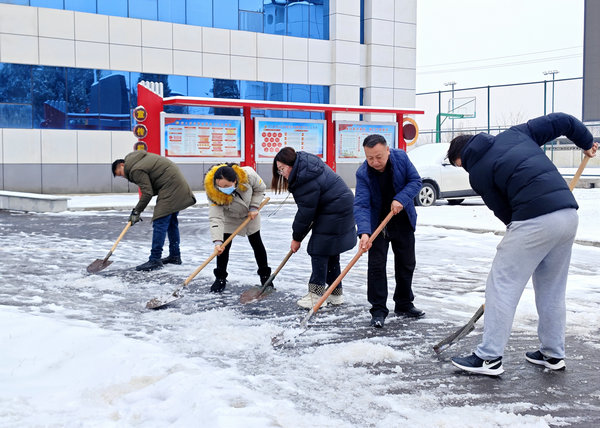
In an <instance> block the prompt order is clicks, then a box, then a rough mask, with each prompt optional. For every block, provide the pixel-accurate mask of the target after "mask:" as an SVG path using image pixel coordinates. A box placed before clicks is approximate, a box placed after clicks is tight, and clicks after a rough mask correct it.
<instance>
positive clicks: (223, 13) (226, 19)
mask: <svg viewBox="0 0 600 428" xmlns="http://www.w3.org/2000/svg"><path fill="white" fill-rule="evenodd" d="M213 25H214V26H215V27H216V28H227V29H229V30H237V29H238V4H237V0H219V1H215V2H213Z"/></svg>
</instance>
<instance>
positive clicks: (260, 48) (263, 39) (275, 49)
mask: <svg viewBox="0 0 600 428" xmlns="http://www.w3.org/2000/svg"><path fill="white" fill-rule="evenodd" d="M256 43H257V55H258V56H259V57H260V58H273V59H283V37H282V36H276V35H273V34H261V33H258V34H257V35H256Z"/></svg>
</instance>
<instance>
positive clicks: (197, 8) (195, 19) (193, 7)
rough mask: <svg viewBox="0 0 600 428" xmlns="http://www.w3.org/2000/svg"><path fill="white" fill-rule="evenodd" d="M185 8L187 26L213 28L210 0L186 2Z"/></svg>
mask: <svg viewBox="0 0 600 428" xmlns="http://www.w3.org/2000/svg"><path fill="white" fill-rule="evenodd" d="M185 7H186V9H185V17H186V23H187V24H189V25H199V26H201V27H212V26H213V19H212V15H213V9H212V0H187V1H186V6H185Z"/></svg>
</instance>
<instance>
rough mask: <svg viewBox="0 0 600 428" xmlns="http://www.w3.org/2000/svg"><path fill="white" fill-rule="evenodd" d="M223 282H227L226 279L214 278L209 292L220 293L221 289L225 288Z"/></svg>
mask: <svg viewBox="0 0 600 428" xmlns="http://www.w3.org/2000/svg"><path fill="white" fill-rule="evenodd" d="M225 284H227V280H226V279H224V278H217V279H215V282H213V285H211V286H210V292H211V293H221V292H222V291H223V290H225Z"/></svg>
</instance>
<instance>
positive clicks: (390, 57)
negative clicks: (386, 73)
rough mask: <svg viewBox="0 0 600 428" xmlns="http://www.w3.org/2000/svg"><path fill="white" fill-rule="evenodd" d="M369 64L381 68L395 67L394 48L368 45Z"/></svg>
mask: <svg viewBox="0 0 600 428" xmlns="http://www.w3.org/2000/svg"><path fill="white" fill-rule="evenodd" d="M367 53H368V59H367V61H368V63H369V64H370V65H375V66H380V67H393V66H394V48H393V47H392V46H382V45H367Z"/></svg>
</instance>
